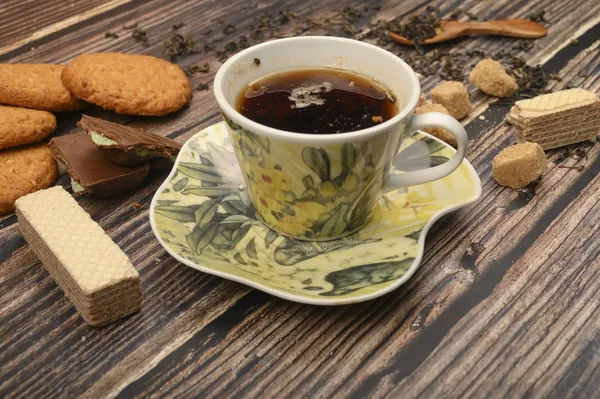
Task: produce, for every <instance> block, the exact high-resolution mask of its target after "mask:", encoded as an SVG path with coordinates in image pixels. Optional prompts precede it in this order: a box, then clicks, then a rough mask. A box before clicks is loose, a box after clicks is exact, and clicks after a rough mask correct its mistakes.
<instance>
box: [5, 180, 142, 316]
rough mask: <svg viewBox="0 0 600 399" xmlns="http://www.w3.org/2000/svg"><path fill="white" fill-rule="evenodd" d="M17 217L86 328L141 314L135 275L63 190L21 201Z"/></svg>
mask: <svg viewBox="0 0 600 399" xmlns="http://www.w3.org/2000/svg"><path fill="white" fill-rule="evenodd" d="M16 213H17V216H18V218H19V227H20V229H21V232H22V234H23V236H24V237H25V240H26V241H27V243H28V244H29V246H30V247H31V249H32V250H33V252H35V254H36V255H37V256H38V258H39V259H40V260H41V261H42V263H43V265H44V267H45V268H46V269H47V270H48V272H49V273H50V275H51V276H52V278H53V279H54V280H55V281H56V283H57V284H58V285H59V286H60V287H61V289H62V290H63V292H64V293H65V295H66V296H67V297H69V299H70V300H71V302H73V305H74V306H75V308H76V309H77V311H78V312H79V314H80V315H81V316H82V317H83V319H84V320H85V321H86V322H87V323H88V324H91V325H95V326H100V325H105V324H108V323H111V322H113V321H115V320H117V319H119V318H121V317H123V316H126V315H128V314H131V313H133V312H137V311H139V310H140V309H141V305H142V290H141V284H140V276H139V274H138V272H137V270H136V269H135V268H134V267H133V265H132V264H131V262H130V261H129V258H128V257H127V255H125V253H124V252H123V251H121V249H120V248H119V246H118V245H117V244H115V243H114V242H113V241H112V240H111V238H110V237H109V236H108V235H107V234H106V233H105V232H104V230H103V229H102V227H100V226H99V225H98V224H97V223H96V222H94V221H93V220H92V218H91V217H90V215H89V214H88V213H87V212H86V211H85V210H83V209H82V208H81V207H80V206H79V204H78V203H77V201H75V199H73V197H72V196H71V195H70V194H69V193H68V192H66V191H65V190H64V189H63V188H62V187H52V188H49V189H47V190H41V191H38V192H35V193H32V194H29V195H26V196H24V197H21V198H19V199H18V200H17V202H16Z"/></svg>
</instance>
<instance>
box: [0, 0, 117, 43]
mask: <svg viewBox="0 0 600 399" xmlns="http://www.w3.org/2000/svg"><path fill="white" fill-rule="evenodd" d="M125 2H126V0H95V1H74V2H69V3H64V2H63V3H56V2H55V3H54V4H53V3H48V2H40V1H35V0H28V1H3V2H2V4H1V5H0V18H1V19H2V26H0V54H3V53H5V52H7V51H9V50H11V49H13V48H16V47H19V46H25V45H27V44H28V43H31V42H32V41H34V40H35V39H38V38H40V37H44V36H47V35H49V34H51V33H54V32H56V31H59V30H61V29H64V28H65V27H68V26H70V25H72V24H73V23H75V22H78V21H83V20H86V19H89V18H90V17H92V16H95V15H99V14H102V13H104V12H106V11H108V10H110V9H113V8H115V7H117V6H118V5H121V4H123V3H125Z"/></svg>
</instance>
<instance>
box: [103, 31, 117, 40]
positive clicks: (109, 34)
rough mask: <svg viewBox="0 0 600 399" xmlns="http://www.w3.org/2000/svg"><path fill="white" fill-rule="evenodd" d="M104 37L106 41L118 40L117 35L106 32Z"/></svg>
mask: <svg viewBox="0 0 600 399" xmlns="http://www.w3.org/2000/svg"><path fill="white" fill-rule="evenodd" d="M104 37H105V38H107V39H118V38H119V35H117V34H116V33H115V32H106V33H105V34H104Z"/></svg>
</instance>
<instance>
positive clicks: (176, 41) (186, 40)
mask: <svg viewBox="0 0 600 399" xmlns="http://www.w3.org/2000/svg"><path fill="white" fill-rule="evenodd" d="M163 44H164V46H165V49H166V51H167V54H169V57H171V60H174V59H176V58H177V57H179V56H182V55H186V54H195V53H199V52H200V51H202V49H200V48H199V47H197V46H196V45H195V43H194V40H192V38H191V37H190V36H185V37H184V36H183V35H180V34H179V33H178V34H175V35H173V36H172V37H170V38H169V39H167V40H165V41H164V43H163Z"/></svg>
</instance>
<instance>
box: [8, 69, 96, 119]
mask: <svg viewBox="0 0 600 399" xmlns="http://www.w3.org/2000/svg"><path fill="white" fill-rule="evenodd" d="M64 68H65V67H64V65H53V64H0V77H2V78H1V79H0V104H6V105H14V106H16V107H26V108H34V109H41V110H45V111H73V110H78V109H83V108H85V106H86V104H85V103H84V102H83V101H81V100H78V99H77V98H76V97H75V96H74V95H73V94H71V92H70V91H69V90H68V89H67V88H66V87H65V85H64V84H63V82H62V80H61V74H62V71H63V69H64Z"/></svg>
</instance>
